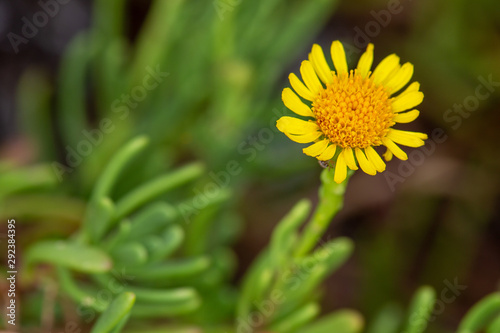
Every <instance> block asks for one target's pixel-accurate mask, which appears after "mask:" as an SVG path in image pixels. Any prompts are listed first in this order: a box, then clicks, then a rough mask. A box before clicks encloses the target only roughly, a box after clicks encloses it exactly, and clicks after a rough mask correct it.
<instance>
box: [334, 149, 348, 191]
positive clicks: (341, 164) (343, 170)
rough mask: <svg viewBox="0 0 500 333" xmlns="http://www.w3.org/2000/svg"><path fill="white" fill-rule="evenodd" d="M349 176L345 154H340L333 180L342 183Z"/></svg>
mask: <svg viewBox="0 0 500 333" xmlns="http://www.w3.org/2000/svg"><path fill="white" fill-rule="evenodd" d="M346 177H347V166H346V164H345V160H344V154H340V155H339V157H338V158H337V161H336V162H335V175H334V176H333V180H334V181H335V182H336V183H337V184H340V183H342V182H343V181H344V180H345V178H346Z"/></svg>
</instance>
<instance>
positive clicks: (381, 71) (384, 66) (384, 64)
mask: <svg viewBox="0 0 500 333" xmlns="http://www.w3.org/2000/svg"><path fill="white" fill-rule="evenodd" d="M398 66H399V57H398V56H397V55H395V54H391V55H388V56H387V57H385V58H384V59H383V60H382V61H381V62H380V64H378V66H377V67H376V68H375V70H374V71H373V74H372V78H373V83H375V84H379V83H381V82H382V81H384V79H385V78H386V77H387V76H388V75H389V74H391V73H392V71H393V70H394V69H396V68H397V67H398Z"/></svg>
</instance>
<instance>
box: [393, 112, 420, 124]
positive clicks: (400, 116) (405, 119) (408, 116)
mask: <svg viewBox="0 0 500 333" xmlns="http://www.w3.org/2000/svg"><path fill="white" fill-rule="evenodd" d="M419 114H420V111H418V110H411V111H408V112H401V113H397V114H396V115H395V116H394V118H392V120H394V121H395V122H397V123H410V122H412V121H414V120H415V119H417V118H418V115H419Z"/></svg>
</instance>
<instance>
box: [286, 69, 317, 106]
mask: <svg viewBox="0 0 500 333" xmlns="http://www.w3.org/2000/svg"><path fill="white" fill-rule="evenodd" d="M288 80H290V84H291V85H292V88H293V90H295V91H296V92H297V94H299V95H300V97H302V98H304V99H307V100H308V101H312V100H313V99H314V95H313V94H312V92H311V91H310V90H309V89H307V87H306V86H305V85H304V84H303V83H302V81H300V80H299V78H298V77H297V75H295V74H293V73H291V74H290V75H288Z"/></svg>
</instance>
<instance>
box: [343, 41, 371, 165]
mask: <svg viewBox="0 0 500 333" xmlns="http://www.w3.org/2000/svg"><path fill="white" fill-rule="evenodd" d="M372 63H373V44H372V43H370V44H368V46H367V47H366V51H365V53H363V54H362V55H361V58H359V61H358V68H357V72H358V73H359V75H361V77H366V76H367V75H368V72H370V69H371V68H372ZM348 166H349V164H348Z"/></svg>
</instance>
